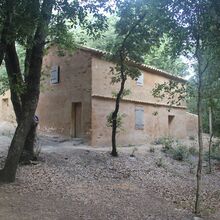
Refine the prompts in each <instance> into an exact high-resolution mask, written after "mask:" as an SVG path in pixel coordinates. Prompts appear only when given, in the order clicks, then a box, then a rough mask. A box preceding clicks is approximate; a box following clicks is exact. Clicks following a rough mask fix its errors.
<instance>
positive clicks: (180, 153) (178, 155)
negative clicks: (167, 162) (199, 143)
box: [171, 145, 189, 161]
mask: <svg viewBox="0 0 220 220" xmlns="http://www.w3.org/2000/svg"><path fill="white" fill-rule="evenodd" d="M171 155H172V158H173V159H174V160H178V161H183V160H186V159H187V158H188V157H189V151H188V149H187V147H186V146H182V145H178V146H177V147H176V148H173V149H172V151H171Z"/></svg>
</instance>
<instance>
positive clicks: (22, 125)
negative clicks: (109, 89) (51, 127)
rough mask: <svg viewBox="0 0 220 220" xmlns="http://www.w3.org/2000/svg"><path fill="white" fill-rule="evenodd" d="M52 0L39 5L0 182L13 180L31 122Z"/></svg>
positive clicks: (38, 85)
mask: <svg viewBox="0 0 220 220" xmlns="http://www.w3.org/2000/svg"><path fill="white" fill-rule="evenodd" d="M54 2H55V1H54V0H44V1H43V3H42V6H41V18H40V19H39V24H38V27H37V30H36V33H35V35H34V44H33V46H32V49H31V55H30V66H29V71H28V75H27V76H26V80H25V92H24V93H23V94H22V116H21V119H19V123H18V126H17V129H16V131H15V134H14V137H13V139H12V142H11V146H10V148H9V152H8V156H7V159H6V162H5V166H4V168H3V170H1V171H0V182H13V181H14V180H15V175H16V171H17V166H18V162H19V159H20V156H21V153H22V151H23V148H24V144H25V140H26V138H27V136H28V133H29V131H30V128H31V124H32V122H33V118H34V115H35V111H36V108H37V103H38V99H39V93H40V76H41V67H42V60H43V50H44V45H45V39H46V36H47V28H48V25H49V22H50V18H51V14H52V8H53V5H54Z"/></svg>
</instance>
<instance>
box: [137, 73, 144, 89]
mask: <svg viewBox="0 0 220 220" xmlns="http://www.w3.org/2000/svg"><path fill="white" fill-rule="evenodd" d="M136 84H137V85H138V86H143V85H144V73H142V72H141V75H140V76H139V77H138V79H137V81H136Z"/></svg>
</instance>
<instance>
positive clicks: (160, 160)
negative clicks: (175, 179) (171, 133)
mask: <svg viewBox="0 0 220 220" xmlns="http://www.w3.org/2000/svg"><path fill="white" fill-rule="evenodd" d="M156 165H157V166H158V167H163V166H164V163H163V159H162V158H161V157H160V158H158V159H157V161H156Z"/></svg>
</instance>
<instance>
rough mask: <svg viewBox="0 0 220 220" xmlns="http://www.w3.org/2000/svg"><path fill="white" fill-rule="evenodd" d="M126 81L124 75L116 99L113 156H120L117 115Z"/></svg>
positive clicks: (113, 115) (113, 121)
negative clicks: (117, 143) (117, 140)
mask: <svg viewBox="0 0 220 220" xmlns="http://www.w3.org/2000/svg"><path fill="white" fill-rule="evenodd" d="M125 82H126V77H124V76H123V77H122V81H121V87H120V90H119V92H118V94H117V97H116V101H115V110H114V112H113V113H112V152H111V155H112V156H113V157H117V156H118V152H117V145H116V133H117V117H118V111H119V105H120V100H121V96H122V93H123V91H124V85H125Z"/></svg>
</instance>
